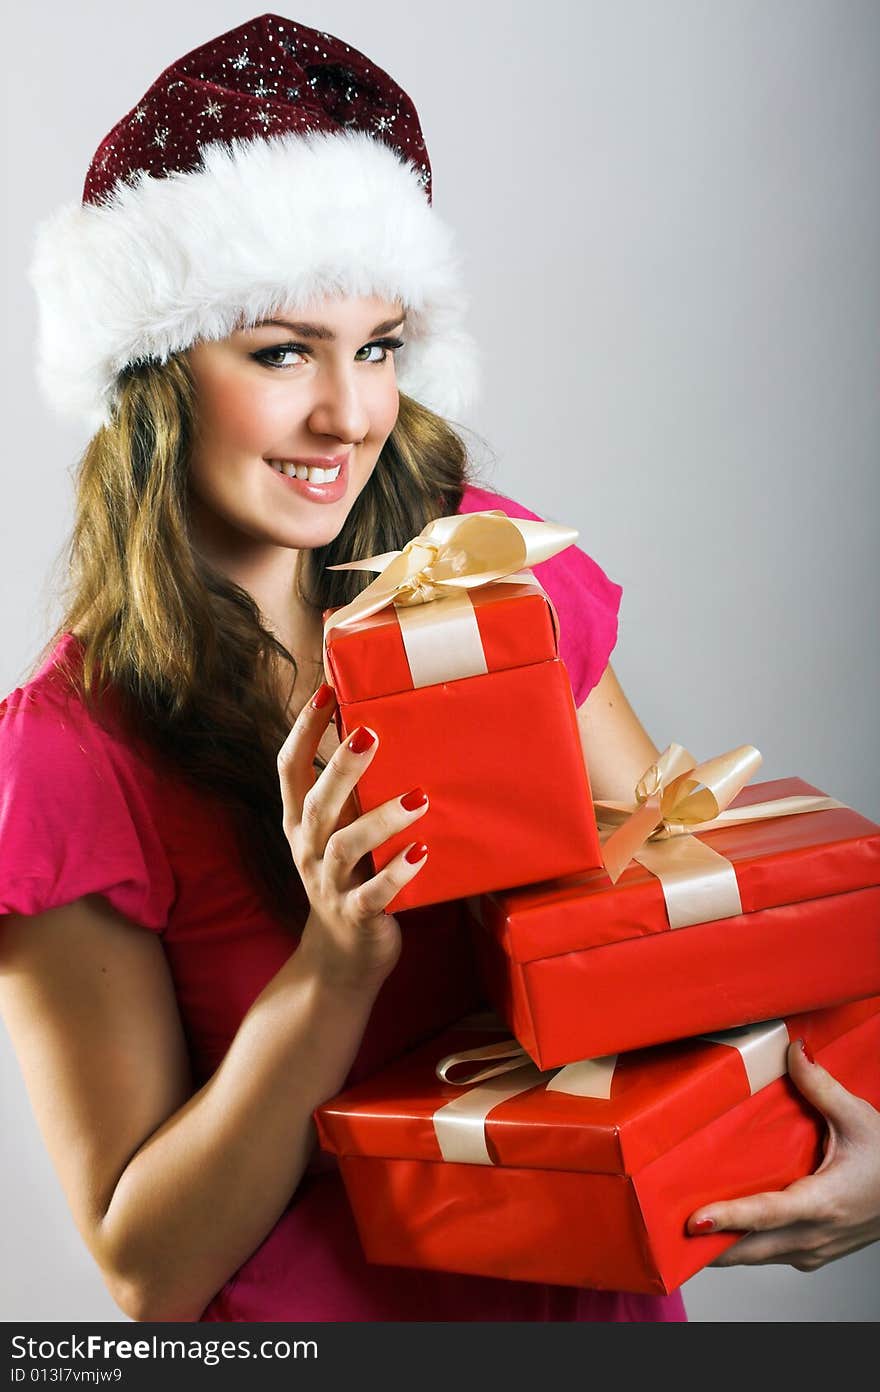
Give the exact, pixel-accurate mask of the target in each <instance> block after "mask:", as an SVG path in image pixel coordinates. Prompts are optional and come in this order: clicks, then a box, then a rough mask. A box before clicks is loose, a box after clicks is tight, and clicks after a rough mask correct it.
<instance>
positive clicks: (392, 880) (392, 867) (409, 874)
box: [351, 841, 428, 918]
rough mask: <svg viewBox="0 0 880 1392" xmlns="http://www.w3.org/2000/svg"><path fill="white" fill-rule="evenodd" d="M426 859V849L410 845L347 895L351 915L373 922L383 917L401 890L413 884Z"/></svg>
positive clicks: (422, 843)
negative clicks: (378, 916) (351, 907)
mask: <svg viewBox="0 0 880 1392" xmlns="http://www.w3.org/2000/svg"><path fill="white" fill-rule="evenodd" d="M427 859H428V847H427V846H426V845H425V843H424V842H423V841H414V842H413V844H412V845H411V846H407V848H406V850H403V851H401V852H400V854H399V855H396V856H395V857H394V859H393V860H389V862H388V864H387V865H386V866H385V867H384V868H383V869H382V870H380V871H379V873H378V875H374V876H373V877H372V879H370V880H365V881H364V883H363V884H362V885H358V886H357V888H356V889H353V890H352V891H351V898H352V901H353V906H354V910H355V913H356V914H357V915H358V917H359V918H373V917H375V915H376V914H380V913H383V912H384V910H385V908H386V907H387V905H388V904H390V903H391V900H392V899H393V898H394V896H395V895H396V894H397V893H398V892H399V891H400V890H401V889H403V886H404V885H406V884H409V882H410V880H414V879H415V877H416V875H417V874H418V873H419V871H420V870H421V868H422V866H423V865H425V863H426V862H427Z"/></svg>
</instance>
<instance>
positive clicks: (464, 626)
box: [324, 510, 578, 687]
mask: <svg viewBox="0 0 880 1392" xmlns="http://www.w3.org/2000/svg"><path fill="white" fill-rule="evenodd" d="M577 536H578V534H577V532H576V531H575V530H574V529H573V528H571V527H560V526H557V524H556V523H553V522H533V521H531V520H529V519H522V518H512V517H508V516H507V514H506V513H504V512H501V511H499V510H491V511H486V512H472V513H465V514H464V515H462V516H458V515H456V516H451V517H436V518H434V520H433V521H431V522H429V523H428V524H427V526H425V527H424V528H423V529H422V531H421V532H420V533H419V535H418V536H417V537H414V538H413V539H412V541H408V542H407V543H406V545H405V546H404V548H403V550H402V551H388V552H386V553H385V554H384V555H381V556H368V557H366V559H365V560H361V561H347V562H345V563H344V564H341V565H334V566H328V570H368V571H378V572H379V574H378V575H377V576H376V579H375V580H373V581H371V582H370V584H369V585H367V587H366V589H364V590H362V591H361V593H360V594H359V595H356V596H355V598H354V599H353V600H352V601H351V603H350V604H345V605H343V606H342V607H341V608H339V609H336V610H334V612H333V613H332V614H330V616H329V617H328V618H327V620H326V622H325V624H324V643H325V646H326V643H327V637H328V635H329V634H330V633H331V632H332V630H333V629H334V628H344V627H346V626H347V625H351V624H354V623H357V622H358V620H360V619H365V618H368V617H369V616H370V615H371V614H376V613H378V612H379V610H381V609H385V608H387V607H388V606H389V605H392V606H393V607H394V611H395V615H396V617H397V620H398V623H399V624H400V631H401V636H402V638H403V645H404V649H405V651H406V656H407V661H408V663H409V667H410V672H411V673H412V678H413V686H415V687H421V686H433V685H434V684H435V683H436V682H441V681H458V680H460V679H461V678H463V677H473V676H484V675H485V674H486V672H487V671H488V667H487V665H486V656H485V653H484V651H483V644H482V640H481V638H480V630H479V627H478V625H477V619H476V614H475V612H474V607H473V604H472V603H471V600H470V596H469V594H468V591H469V590H473V589H477V588H478V587H479V586H481V585H489V584H495V583H504V582H505V581H506V582H508V583H510V582H513V581H515V582H517V583H518V584H528V585H531V586H533V587H534V588H535V589H536V590H538V591H539V592H540V593H541V594H545V592H544V590H543V588H542V586H541V585H540V584H539V582H538V581H537V579H536V578H535V576H534V575H532V573H531V570H530V567H531V566H533V565H537V564H538V563H539V562H541V561H546V560H549V559H550V557H551V556H555V555H556V554H557V553H558V552H560V551H563V550H564V549H565V548H566V547H567V546H571V545H573V543H574V542H575V541H576V540H577ZM546 597H547V596H546V595H545V598H546ZM549 602H550V601H549V599H548V603H549ZM551 608H552V605H551Z"/></svg>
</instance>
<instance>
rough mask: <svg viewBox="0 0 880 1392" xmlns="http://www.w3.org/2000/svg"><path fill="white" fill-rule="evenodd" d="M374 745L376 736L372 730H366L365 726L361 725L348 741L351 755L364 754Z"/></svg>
mask: <svg viewBox="0 0 880 1392" xmlns="http://www.w3.org/2000/svg"><path fill="white" fill-rule="evenodd" d="M375 743H376V736H375V735H374V734H373V732H372V730H368V729H367V727H366V725H361V726H360V728H359V729H357V730H355V732H354V734H353V735H352V737H351V739H350V740H349V741H348V747H349V749H350V750H351V752H352V754H366V752H367V750H368V749H372V747H373V745H374V744H375Z"/></svg>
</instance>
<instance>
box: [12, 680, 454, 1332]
mask: <svg viewBox="0 0 880 1392" xmlns="http://www.w3.org/2000/svg"><path fill="white" fill-rule="evenodd" d="M332 698H333V692H332V689H331V688H329V687H323V688H322V689H321V691H320V692H319V693H318V694H317V695H316V696H315V698H314V699H313V700H312V701H311V702H309V703H308V704H307V706H305V707H304V708H303V710H302V711H301V713H300V715H299V716H298V717H297V720H296V723H295V724H294V726H293V729H292V730H291V732H290V735H289V736H288V738H287V740H286V741H285V743H284V745H283V746H282V749H281V751H280V752H279V756H278V770H279V778H280V783H281V793H282V802H283V808H284V816H283V824H284V831H285V834H286V835H287V838H288V841H289V842H290V844H291V851H292V854H293V857H294V861H295V864H296V866H297V869H298V870H299V872H300V874H301V876H302V878H303V882H304V884H305V887H306V890H307V893H308V896H309V903H310V906H311V909H310V913H309V916H308V919H307V921H306V924H305V927H304V930H303V934H302V938H301V940H300V944H299V946H298V947H297V948H296V950H295V951H294V952H292V953H291V956H290V957H289V958H288V959H287V961H286V962H285V963H284V965H283V966H282V967H281V968H280V969H279V970H278V971H277V972H276V974H275V975H274V976H273V977H272V979H271V980H270V981H269V982H268V984H267V985H266V986H265V988H264V989H263V991H262V992H261V993H260V995H259V996H258V997H257V999H256V1000H255V1001H254V1003H253V1005H252V1006H251V1008H250V1010H248V1012H247V1014H246V1015H245V1016H244V1018H243V1020H242V1022H241V1024H240V1025H239V1028H238V1030H237V1032H236V1034H235V1037H234V1039H233V1041H232V1043H231V1045H230V1046H229V1049H228V1050H227V1053H226V1055H225V1057H224V1058H223V1060H222V1062H221V1063H220V1066H219V1067H218V1068H217V1070H216V1072H215V1073H214V1074H213V1076H212V1077H211V1078H210V1080H209V1081H208V1082H207V1083H206V1084H205V1085H204V1087H202V1088H200V1089H199V1091H198V1092H196V1093H194V1094H192V1095H191V1096H190V1093H191V1081H190V1074H189V1066H188V1054H187V1048H186V1042H185V1039H184V1032H183V1027H182V1024H181V1020H180V1016H179V1014H178V1010H177V1002H176V998H175V994H174V986H173V982H172V979H171V976H170V972H169V969H168V965H167V962H166V960H165V955H164V951H163V949H162V945H161V943H160V941H159V940H158V939H157V938H156V937H155V936H154V935H153V934H151V933H149V932H148V931H147V930H145V929H143V928H139V927H136V926H135V925H133V924H131V923H129V922H128V921H127V920H126V919H124V918H122V917H121V916H120V915H119V914H117V913H116V911H115V910H113V909H112V908H111V907H110V905H109V904H107V903H106V902H105V901H104V900H103V899H102V898H101V897H100V896H99V895H89V896H87V897H86V898H84V899H81V900H79V901H77V902H76V903H74V904H69V905H65V906H64V907H61V908H56V909H52V910H49V911H47V912H45V913H42V914H39V915H32V916H27V917H25V916H20V915H8V916H7V917H6V919H5V921H4V922H3V924H2V928H0V1009H2V1013H3V1015H4V1018H5V1020H6V1023H7V1025H8V1028H9V1033H10V1035H11V1037H12V1042H13V1045H14V1047H15V1049H16V1051H17V1053H18V1056H19V1060H20V1062H21V1067H22V1071H23V1073H24V1076H25V1081H26V1084H27V1087H28V1091H29V1093H30V1096H31V1102H32V1105H33V1109H34V1113H35V1115H36V1118H37V1121H38V1124H39V1125H40V1128H41V1130H42V1132H43V1135H44V1137H45V1140H46V1144H47V1147H48V1149H49V1152H50V1155H51V1156H52V1159H53V1161H54V1164H55V1167H56V1169H57V1171H58V1174H59V1177H60V1179H61V1183H62V1187H63V1188H64V1191H65V1193H66V1195H67V1198H68V1202H69V1203H70V1207H71V1210H72V1212H73V1215H74V1219H75V1221H76V1223H77V1226H78V1228H79V1230H80V1232H81V1234H82V1236H83V1238H84V1240H85V1242H86V1243H87V1245H88V1247H89V1248H90V1250H91V1252H92V1254H93V1256H94V1258H95V1260H96V1261H97V1263H98V1265H99V1267H100V1268H101V1270H102V1272H103V1274H104V1277H105V1280H106V1282H107V1285H108V1288H109V1290H110V1291H111V1294H112V1295H113V1297H114V1299H115V1300H116V1301H117V1302H118V1304H119V1305H120V1307H121V1308H122V1309H123V1310H124V1311H125V1313H126V1314H128V1315H130V1316H131V1317H132V1318H133V1319H135V1320H151V1321H154V1320H195V1319H197V1318H198V1317H199V1315H200V1314H201V1312H202V1310H204V1308H205V1306H206V1305H207V1304H208V1303H209V1301H210V1300H211V1298H212V1297H213V1296H214V1295H215V1293H216V1292H217V1290H219V1288H220V1287H221V1286H222V1285H223V1284H224V1282H225V1281H227V1280H228V1279H229V1277H230V1276H231V1275H232V1274H233V1273H234V1272H235V1271H236V1270H237V1269H238V1267H240V1266H241V1264H242V1263H243V1262H244V1261H246V1260H247V1258H248V1257H250V1256H251V1254H252V1253H253V1252H254V1251H255V1250H256V1248H257V1247H258V1246H259V1245H260V1243H261V1242H262V1241H263V1239H264V1238H265V1237H266V1236H267V1235H268V1234H269V1232H270V1231H271V1230H272V1228H273V1227H274V1225H275V1223H276V1222H277V1221H278V1219H279V1217H280V1216H281V1214H282V1213H283V1211H284V1209H285V1208H286V1206H287V1204H288V1203H289V1201H290V1198H291V1196H292V1194H293V1193H294V1191H295V1189H296V1187H297V1185H298V1184H299V1181H300V1178H301V1176H302V1174H303V1171H304V1169H305V1166H306V1163H307V1161H308V1158H309V1155H310V1153H311V1150H312V1147H313V1145H314V1139H315V1136H314V1125H313V1122H312V1112H313V1111H314V1109H315V1107H317V1106H318V1105H319V1103H321V1102H323V1101H326V1099H327V1098H328V1097H332V1096H333V1095H334V1093H336V1092H338V1091H339V1089H340V1088H341V1087H342V1085H343V1083H344V1081H345V1078H346V1076H347V1074H348V1072H349V1069H350V1067H351V1064H352V1061H353V1060H354V1057H355V1054H356V1053H357V1049H358V1047H359V1044H360V1041H361V1037H362V1035H363V1032H364V1029H365V1027H366V1023H367V1020H368V1018H369V1015H370V1011H371V1009H372V1006H373V1002H374V1000H375V997H376V995H377V994H378V991H379V989H380V987H381V985H382V982H383V981H384V980H385V978H386V977H387V975H388V973H389V972H390V971H391V970H392V968H393V966H394V964H395V962H396V960H397V957H398V955H399V952H400V929H399V926H398V924H397V921H396V919H395V918H394V917H393V916H392V915H390V914H387V913H385V912H384V905H385V904H389V903H391V901H392V900H393V899H394V897H395V896H396V894H397V893H398V891H399V890H400V889H401V888H402V887H403V886H404V885H405V884H408V883H409V881H410V880H411V879H412V878H413V877H414V876H415V875H416V874H418V871H419V869H420V868H421V866H422V864H424V855H423V854H422V848H421V845H420V843H418V842H414V843H413V845H412V846H411V847H410V848H409V852H413V851H416V852H418V853H417V854H416V855H414V856H413V859H412V860H410V859H409V858H408V852H407V851H403V852H401V853H400V854H399V855H397V856H395V857H394V858H393V859H392V860H391V861H389V863H388V864H387V865H386V866H385V867H384V868H383V869H382V870H381V871H380V872H379V873H378V874H376V875H373V876H372V877H365V874H366V872H364V870H363V869H362V865H363V863H364V861H365V858H366V857H367V856H368V854H369V852H370V851H371V850H373V849H375V848H376V847H377V846H380V845H381V844H382V843H383V842H384V841H387V840H388V838H389V837H391V836H393V835H395V834H396V833H398V832H400V831H401V830H403V829H404V828H406V827H409V826H411V825H412V824H414V823H415V822H416V821H418V819H419V818H420V817H422V816H423V815H424V813H425V812H426V811H427V807H428V803H427V800H426V799H421V800H420V799H415V800H413V799H412V798H410V797H407V798H406V799H405V800H403V799H401V798H393V799H391V800H390V801H388V802H387V803H384V804H382V806H380V807H377V808H374V809H373V810H372V811H370V812H367V813H365V814H364V815H362V816H360V817H357V818H356V819H355V820H353V821H351V822H349V823H347V824H344V825H341V824H340V817H341V814H342V811H343V808H344V807H345V805H346V804H347V802H348V800H349V798H350V796H351V793H352V791H353V789H354V787H355V786H356V784H357V781H358V779H359V778H360V776H361V774H362V773H363V772H364V770H365V769H366V768H367V767H368V766H369V764H370V762H371V760H372V758H373V756H374V754H375V752H376V749H377V747H378V741H377V740H376V739H375V738H373V739H367V738H358V735H362V734H363V732H356V734H355V735H353V736H352V737H351V738H350V739H349V740H347V741H346V742H345V743H344V744H343V745H340V747H339V748H338V749H337V750H336V752H335V753H334V754H333V756H332V758H331V759H330V761H329V763H328V764H327V766H326V768H325V769H324V770H323V772H322V773H321V774H320V776H319V777H318V779H317V780H315V776H314V768H313V763H314V758H315V754H316V751H317V748H318V745H319V744H320V741H321V738H322V737H323V735H324V733H325V731H326V730H327V728H328V725H329V721H330V719H331V717H332V713H333V699H332ZM413 831H415V826H414V825H413Z"/></svg>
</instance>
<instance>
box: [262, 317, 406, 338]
mask: <svg viewBox="0 0 880 1392" xmlns="http://www.w3.org/2000/svg"><path fill="white" fill-rule="evenodd" d="M405 318H406V315H405V314H399V315H398V316H397V318H396V319H386V320H385V321H384V323H381V324H377V325H376V327H375V329H373V332H372V334H371V335H370V337H371V338H375V336H376V334H384V333H390V332H391V330H392V329H396V328H397V326H398V324H402V323H403V322H404V319H405ZM270 326H271V327H274V328H277V329H289V330H290V332H291V333H295V334H299V336H300V338H319V339H322V340H324V341H326V342H328V343H334V342H335V341H336V335H335V333H334V332H333V330H332V329H328V328H325V326H324V325H323V324H300V323H295V322H291V321H290V320H289V319H261V320H260V321H259V323H256V324H254V326H253V327H254V328H255V329H264V328H267V327H270Z"/></svg>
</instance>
